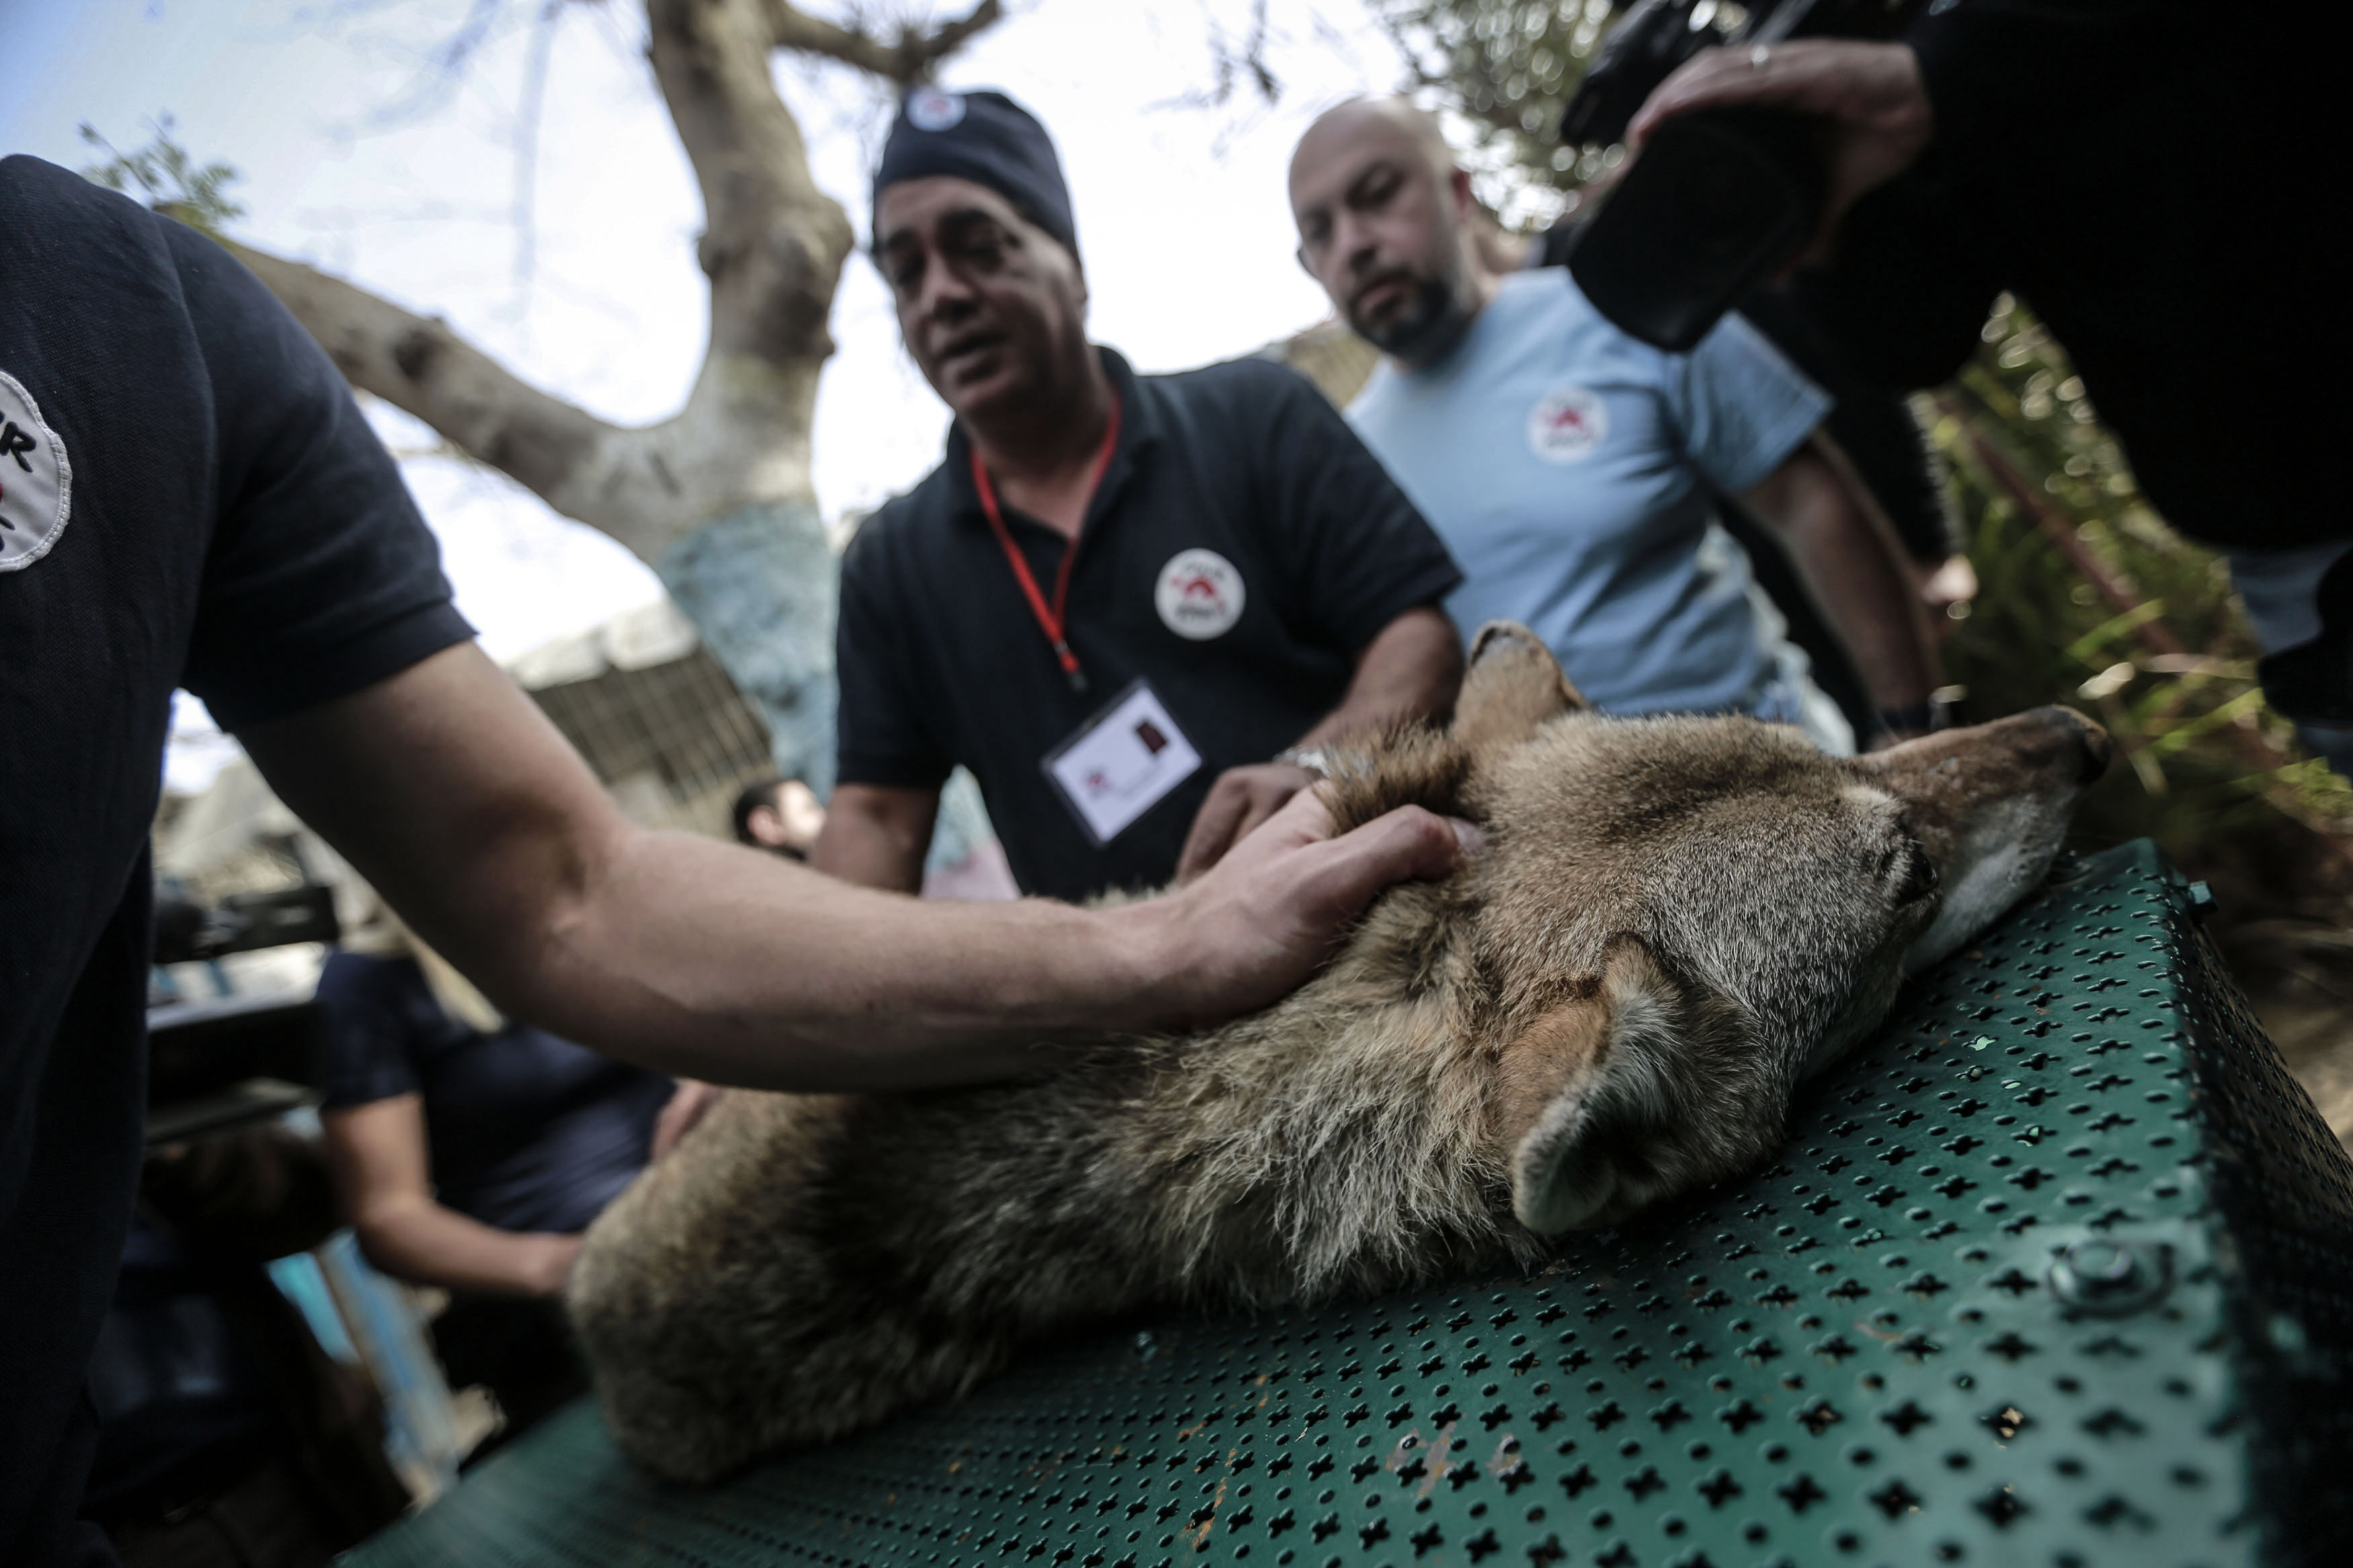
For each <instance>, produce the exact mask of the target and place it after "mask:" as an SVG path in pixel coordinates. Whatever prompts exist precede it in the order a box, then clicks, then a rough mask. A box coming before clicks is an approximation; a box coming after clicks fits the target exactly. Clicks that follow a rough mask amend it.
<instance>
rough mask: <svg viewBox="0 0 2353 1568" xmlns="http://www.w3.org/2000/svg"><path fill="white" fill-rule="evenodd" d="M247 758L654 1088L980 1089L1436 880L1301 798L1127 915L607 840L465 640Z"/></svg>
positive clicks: (1386, 825) (1293, 961)
mask: <svg viewBox="0 0 2353 1568" xmlns="http://www.w3.org/2000/svg"><path fill="white" fill-rule="evenodd" d="M243 739H244V740H245V742H246V746H247V749H248V752H250V753H251V754H252V756H253V758H254V760H255V762H256V763H258V764H259V766H260V768H261V771H262V773H264V775H265V776H266V777H267V778H268V779H269V782H270V784H271V785H272V786H273V787H274V788H275V789H276V790H277V791H278V793H279V795H280V797H281V798H283V799H284V800H285V802H286V804H287V805H289V806H290V807H292V808H293V809H294V810H295V811H296V812H297V813H298V814H300V815H301V816H302V817H303V818H304V819H305V820H307V821H308V822H309V823H310V824H311V826H313V827H315V828H317V829H318V830H319V831H320V832H321V833H322V835H324V836H325V837H326V838H327V839H328V841H329V842H330V843H332V844H333V845H334V846H335V847H336V848H337V849H338V850H340V851H341V852H342V853H343V855H344V856H345V857H346V858H349V859H350V860H351V861H352V863H353V865H354V866H355V867H356V868H358V869H359V871H360V873H361V874H362V875H363V876H364V877H366V878H367V879H369V880H370V881H371V882H373V883H374V884H375V886H376V887H377V888H378V889H381V890H382V891H383V892H384V893H385V896H386V897H387V898H388V899H389V900H391V902H392V904H393V905H394V907H395V908H396V909H398V910H400V911H401V913H402V915H403V916H404V918H406V920H408V921H409V923H410V924H412V925H413V926H414V927H415V928H416V929H417V931H418V932H419V934H421V935H422V936H423V937H424V938H425V940H426V941H427V942H430V943H431V944H432V945H433V946H435V947H436V948H438V949H439V950H440V951H441V952H443V953H444V954H446V955H448V957H449V959H450V960H451V961H452V962H453V963H457V964H458V965H459V967H460V968H462V969H463V970H465V971H466V973H468V975H469V976H470V978H472V979H473V980H475V982H476V983H477V984H480V985H481V987H482V988H483V990H484V991H485V992H486V993H488V994H490V996H491V998H492V999H493V1000H495V1001H497V1002H498V1003H499V1004H500V1005H501V1007H502V1008H504V1009H505V1010H506V1011H507V1012H508V1013H509V1014H510V1015H512V1016H515V1017H518V1018H525V1019H529V1020H531V1021H533V1022H534V1023H537V1024H540V1025H543V1026H545V1027H547V1028H549V1029H551V1030H553V1031H554V1032H556V1033H558V1034H561V1035H564V1036H565V1037H569V1038H572V1039H575V1040H578V1041H581V1042H582V1043H583V1044H586V1045H589V1046H592V1047H596V1048H598V1049H600V1050H605V1051H607V1052H610V1053H611V1054H613V1055H615V1056H617V1057H621V1058H626V1059H628V1060H631V1061H635V1062H639V1063H642V1064H643V1065H645V1066H647V1067H650V1068H655V1069H657V1070H659V1071H664V1072H669V1073H671V1074H674V1075H680V1076H691V1077H695V1078H701V1079H711V1080H712V1081H716V1082H722V1083H736V1084H746V1085H753V1086H757V1087H765V1088H776V1089H805V1090H825V1089H892V1088H913V1087H918V1086H923V1085H933V1084H947V1083H963V1082H973V1081H978V1080H982V1079H990V1078H996V1077H1002V1076H1006V1075H1008V1074H1013V1073H1018V1072H1022V1071H1025V1070H1031V1069H1034V1068H1039V1067H1040V1066H1043V1065H1047V1064H1049V1063H1050V1062H1051V1061H1052V1060H1053V1059H1054V1056H1053V1051H1052V1046H1053V1043H1054V1042H1056V1041H1058V1040H1063V1039H1069V1038H1071V1037H1078V1036H1082V1035H1086V1034H1094V1033H1100V1032H1103V1031H1106V1030H1149V1029H1160V1028H1178V1027H1187V1026H1195V1025H1198V1024H1201V1023H1206V1022H1209V1021H1212V1020H1216V1019H1219V1018H1223V1017H1227V1016H1232V1015H1234V1014H1237V1013H1241V1012H1246V1011H1248V1010H1250V1009H1251V1008H1254V1007H1260V1006H1263V1005H1266V1004H1268V1003H1270V1002H1272V1001H1274V1000H1275V999H1276V998H1277V997H1279V996H1281V995H1282V994H1284V993H1285V992H1287V991H1289V990H1290V989H1292V988H1293V986H1295V985H1297V984H1299V983H1300V982H1301V981H1303V980H1304V979H1305V978H1306V977H1307V976H1308V975H1309V974H1310V973H1312V972H1313V971H1314V969H1315V968H1316V967H1317V966H1318V965H1319V964H1320V963H1322V962H1323V961H1324V957H1325V956H1326V955H1327V954H1328V952H1330V949H1331V944H1332V942H1334V940H1335V938H1336V937H1337V935H1338V934H1339V932H1340V931H1342V930H1343V929H1344V928H1345V926H1346V924H1347V923H1348V922H1349V921H1352V920H1353V919H1354V918H1355V917H1356V914H1357V913H1359V912H1360V911H1361V910H1362V909H1363V908H1364V906H1365V904H1366V902H1367V901H1368V900H1370V899H1371V898H1372V896H1373V894H1374V893H1376V892H1377V891H1378V890H1379V889H1382V888H1383V887H1386V886H1387V885H1388V884H1389V883H1391V882H1394V881H1398V880H1399V879H1404V878H1408V877H1417V876H1419V877H1440V876H1444V875H1446V874H1447V873H1448V872H1450V871H1451V870H1452V869H1453V868H1454V867H1455V866H1456V864H1457V863H1458V861H1459V858H1460V855H1461V847H1460V842H1459V840H1458V837H1457V834H1458V833H1468V832H1469V831H1470V830H1469V829H1468V827H1467V826H1463V827H1455V826H1450V824H1449V823H1447V822H1446V821H1445V820H1444V819H1443V818H1440V817H1437V816H1432V815H1430V813H1428V812H1424V811H1420V810H1418V809H1416V808H1411V807H1408V808H1403V809H1401V810H1398V811H1396V812H1392V813H1390V814H1389V815H1388V816H1384V817H1382V818H1380V819H1379V820H1378V821H1376V822H1373V823H1369V824H1366V826H1364V827H1361V828H1359V829H1357V830H1356V831H1355V832H1353V833H1350V834H1347V835H1345V836H1342V837H1333V836H1332V824H1331V821H1330V817H1329V816H1328V814H1327V813H1326V812H1325V811H1324V807H1323V805H1322V802H1321V800H1320V798H1319V797H1318V796H1317V795H1314V794H1313V793H1310V794H1308V795H1303V797H1301V798H1300V799H1298V800H1295V801H1294V802H1293V803H1292V805H1290V806H1289V807H1287V808H1285V810H1284V811H1283V812H1282V813H1281V814H1279V816H1278V817H1277V819H1276V820H1275V821H1274V822H1272V823H1270V824H1269V825H1268V826H1267V827H1266V828H1265V829H1264V830H1262V831H1261V832H1260V833H1259V834H1257V835H1255V836H1253V837H1251V838H1250V840H1248V841H1247V842H1246V843H1245V844H1244V845H1242V846H1240V847H1238V848H1237V849H1236V851H1235V852H1234V853H1233V854H1231V855H1229V856H1228V857H1227V859H1226V862H1225V863H1224V864H1222V865H1220V866H1219V868H1218V869H1217V870H1216V871H1215V872H1213V873H1211V874H1210V875H1208V876H1206V877H1204V878H1202V879H1200V880H1199V881H1198V882H1197V883H1195V884H1194V885H1193V886H1191V887H1189V888H1187V889H1185V890H1184V891H1182V892H1181V893H1177V894H1175V895H1172V896H1171V897H1168V898H1166V899H1159V900H1151V901H1148V902H1145V903H1141V904H1136V905H1133V906H1130V907H1128V908H1124V909H1119V910H1078V909H1073V908H1071V907H1069V906H1067V905H1062V904H1056V903H1050V902H1046V901H1044V900H1025V901H1023V902H1021V903H1018V904H1011V905H996V906H981V905H967V904H955V903H948V902H944V901H942V902H934V901H925V900H912V899H907V898H903V897H901V896H897V895H894V894H887V893H880V892H874V891H871V890H869V889H862V888H853V887H849V886H846V885H844V884H842V883H840V882H837V881H835V880H833V879H830V878H828V877H824V876H821V875H819V874H818V873H817V872H814V871H811V870H809V869H807V868H805V867H800V866H796V865H793V864H790V863H788V862H786V861H781V860H779V859H777V858H776V857H773V856H767V855H762V854H759V853H757V852H755V851H753V850H748V849H744V848H740V847H736V846H733V845H728V844H721V843H718V842H716V841H715V840H711V839H704V838H698V837H692V836H689V835H683V834H668V833H652V832H648V831H646V830H644V829H641V828H638V827H636V826H633V825H631V824H630V823H628V821H627V820H625V819H624V818H623V817H622V816H620V814H619V813H618V812H617V810H616V809H615V808H614V806H613V805H612V803H611V802H610V801H609V800H608V799H607V797H606V795H605V793H604V791H603V790H602V789H601V788H600V787H599V786H598V785H597V783H596V779H595V778H594V777H593V776H592V775H591V774H590V773H589V772H588V770H587V768H586V765H585V764H584V763H582V762H581V761H580V759H579V757H578V756H577V755H576V754H575V752H573V751H572V749H571V748H570V747H569V746H568V745H566V744H565V741H564V739H563V737H562V736H561V735H559V734H558V733H557V732H556V731H555V729H554V726H553V725H551V724H550V723H549V722H548V721H547V720H546V719H545V717H544V716H543V715H542V714H541V713H540V711H539V710H538V709H537V708H536V707H534V706H533V704H532V702H531V701H530V700H529V699H527V698H526V697H524V696H523V695H522V692H521V691H519V690H517V689H516V688H515V687H514V686H513V684H512V682H510V681H509V680H508V679H507V678H506V677H505V676H504V675H503V674H501V672H500V671H499V669H498V668H497V667H496V666H494V665H492V664H491V661H490V660H489V659H488V658H486V657H485V656H484V655H483V654H482V653H481V651H480V649H479V648H477V647H474V646H473V645H472V644H470V643H469V644H461V645H459V646H458V647H452V648H448V649H446V650H444V651H443V652H441V653H438V654H436V655H434V656H433V657H431V658H427V659H425V660H423V661H421V662H419V663H417V664H416V665H413V666H411V667H410V668H407V669H406V670H404V671H402V672H401V673H400V674H398V675H396V676H394V677H393V678H392V679H388V680H385V681H382V682H380V683H378V684H377V685H375V686H372V687H369V688H367V689H364V690H362V691H359V692H357V693H354V694H353V695H352V696H349V697H346V698H343V699H342V700H338V701H335V702H331V703H327V704H324V705H322V706H321V707H318V708H315V709H312V710H309V711H307V712H304V713H301V714H298V715H295V716H294V717H292V718H289V719H283V720H279V721H274V722H271V723H268V724H260V725H256V726H253V727H252V728H251V729H250V730H248V731H247V732H246V733H245V735H244V737H243Z"/></svg>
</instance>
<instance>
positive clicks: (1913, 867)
mask: <svg viewBox="0 0 2353 1568" xmlns="http://www.w3.org/2000/svg"><path fill="white" fill-rule="evenodd" d="M1894 868H1895V871H1896V875H1897V877H1898V878H1899V880H1898V881H1897V882H1896V886H1895V901H1896V902H1897V903H1898V904H1909V903H1913V902H1915V901H1916V900H1921V899H1925V898H1926V897H1927V896H1928V895H1929V894H1931V893H1933V892H1935V891H1936V889H1937V888H1938V887H1939V886H1940V885H1941V884H1942V883H1943V881H1944V878H1943V876H1942V874H1941V873H1939V872H1938V871H1937V869H1936V861H1935V860H1933V859H1931V858H1929V855H1928V851H1927V850H1926V849H1925V848H1923V847H1921V844H1920V841H1919V840H1918V839H1917V838H1915V837H1911V836H1910V835H1909V834H1906V835H1905V838H1904V843H1903V846H1902V847H1900V848H1898V849H1897V850H1896V852H1895V860H1894Z"/></svg>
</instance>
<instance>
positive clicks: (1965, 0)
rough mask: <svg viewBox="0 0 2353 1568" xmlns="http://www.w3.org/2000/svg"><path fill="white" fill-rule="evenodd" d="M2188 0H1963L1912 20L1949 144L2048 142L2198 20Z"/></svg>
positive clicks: (1939, 137)
mask: <svg viewBox="0 0 2353 1568" xmlns="http://www.w3.org/2000/svg"><path fill="white" fill-rule="evenodd" d="M2202 20H2203V18H2202V17H2199V16H2192V15H2190V14H2189V8H2188V7H2187V6H2184V5H2179V4H2178V0H1958V3H1957V4H1955V5H1946V6H1942V7H1936V6H1930V7H1928V8H1927V9H1926V12H1924V13H1923V14H1922V15H1920V16H1918V17H1916V18H1915V20H1914V21H1913V22H1912V23H1911V25H1910V26H1907V27H1905V30H1904V34H1903V37H1904V41H1905V43H1907V44H1909V45H1911V46H1912V52H1913V54H1914V55H1915V56H1916V57H1917V58H1918V59H1919V61H1920V79H1921V83H1922V85H1923V86H1925V87H1926V89H1927V92H1928V103H1929V107H1930V108H1931V110H1934V112H1935V115H1936V142H1937V144H1938V145H1939V146H1940V147H1944V148H1947V149H1956V150H1961V153H1962V155H1964V156H1970V155H1983V154H1985V153H1990V152H1993V151H1996V150H2001V149H2011V150H2014V149H2016V148H2019V147H2023V146H2028V145H2031V146H2033V147H2035V148H2036V149H2038V150H2041V149H2044V148H2047V147H2048V145H2049V141H2050V137H2051V132H2052V126H2053V124H2054V123H2064V122H2066V121H2071V120H2083V119H2087V118H2089V117H2091V116H2093V115H2095V114H2098V113H2100V112H2102V111H2103V110H2106V109H2108V108H2110V107H2111V106H2112V105H2113V104H2114V103H2115V101H2116V99H2117V98H2119V97H2120V96H2122V95H2123V94H2125V93H2126V92H2128V91H2131V90H2133V89H2134V88H2135V87H2136V86H2137V84H2138V83H2139V82H2141V81H2142V80H2144V79H2145V74H2144V71H2143V69H2142V61H2143V58H2144V57H2145V56H2146V55H2147V53H2148V52H2149V51H2151V50H2152V49H2154V48H2156V47H2158V46H2160V45H2161V44H2162V43H2163V41H2164V40H2165V39H2166V38H2167V37H2168V36H2170V35H2173V34H2175V33H2176V32H2178V31H2179V30H2180V29H2184V28H2188V27H2192V26H2198V25H2199V24H2200V22H2201V21H2202Z"/></svg>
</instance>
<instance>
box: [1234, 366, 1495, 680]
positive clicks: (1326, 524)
mask: <svg viewBox="0 0 2353 1568" xmlns="http://www.w3.org/2000/svg"><path fill="white" fill-rule="evenodd" d="M1235 369H1236V370H1237V371H1238V372H1240V373H1242V374H1247V375H1248V376H1249V377H1250V396H1249V397H1247V398H1245V399H1241V400H1240V402H1241V403H1242V404H1243V405H1244V406H1245V407H1246V408H1247V411H1248V414H1249V416H1250V417H1249V423H1248V426H1247V427H1246V428H1245V430H1244V431H1243V432H1240V434H1241V435H1242V436H1243V437H1245V438H1247V439H1249V440H1250V442H1251V443H1252V444H1253V447H1254V451H1255V457H1256V466H1257V468H1258V479H1259V483H1260V485H1261V487H1262V489H1261V493H1262V494H1265V495H1268V496H1270V497H1271V500H1272V501H1273V505H1274V510H1273V516H1272V519H1271V521H1272V524H1273V527H1274V529H1275V537H1274V543H1275V548H1276V550H1277V551H1278V552H1280V553H1281V555H1282V558H1283V559H1284V560H1285V561H1286V562H1287V563H1289V566H1290V572H1291V581H1292V587H1293V602H1292V605H1286V606H1285V608H1284V614H1285V615H1286V616H1291V617H1294V618H1296V619H1298V620H1300V621H1303V623H1304V629H1306V630H1307V631H1309V632H1310V633H1312V634H1314V636H1316V637H1317V638H1318V640H1321V641H1324V642H1325V643H1327V644H1329V645H1330V646H1333V647H1342V648H1345V649H1347V650H1348V651H1349V652H1350V653H1355V652H1356V651H1357V650H1359V649H1361V648H1362V647H1364V646H1365V645H1366V643H1369V642H1371V641H1372V640H1373V638H1374V637H1377V636H1378V635H1379V633H1380V630H1381V628H1382V627H1384V626H1388V624H1389V623H1390V622H1391V621H1393V620H1395V619H1397V618H1398V616H1401V615H1403V614H1405V613H1406V612H1407V611H1408V610H1410V609H1414V608H1416V607H1418V606H1419V605H1434V604H1436V603H1437V602H1438V601H1439V600H1440V599H1442V598H1444V597H1445V596H1446V595H1448V594H1450V593H1452V592H1453V591H1454V588H1455V586H1456V585H1457V584H1460V583H1461V581H1462V572H1461V568H1460V567H1458V566H1456V565H1455V563H1454V558H1453V556H1451V555H1450V554H1448V553H1447V550H1446V546H1445V544H1444V543H1442V542H1440V540H1439V537H1438V535H1437V533H1436V532H1435V531H1433V530H1432V529H1431V528H1430V524H1429V523H1428V522H1427V521H1424V519H1423V518H1422V515H1421V513H1420V511H1419V510H1417V509H1416V508H1415V506H1414V504H1413V502H1411V501H1409V500H1407V499H1406V495H1405V491H1403V490H1402V489H1398V483H1397V481H1396V480H1395V479H1391V478H1389V474H1388V469H1386V468H1382V467H1381V465H1380V459H1379V458H1376V457H1374V456H1373V454H1372V453H1371V451H1370V450H1368V449H1367V448H1366V446H1365V443H1364V442H1363V441H1362V440H1361V439H1359V438H1358V437H1357V435H1356V432H1355V431H1354V430H1352V429H1350V428H1349V427H1348V422H1347V421H1346V420H1345V419H1344V418H1342V417H1341V416H1340V411H1339V410H1338V409H1336V408H1335V407H1333V406H1332V405H1331V403H1330V402H1329V401H1328V400H1327V399H1326V398H1325V397H1324V395H1323V394H1322V393H1320V392H1318V391H1316V390H1315V387H1314V384H1313V383H1311V382H1309V381H1308V380H1307V379H1306V378H1305V377H1304V376H1302V375H1300V374H1298V373H1297V372H1296V371H1293V370H1291V369H1290V368H1288V367H1287V366H1284V365H1280V364H1276V363H1272V362H1271V361H1266V360H1258V361H1243V362H1240V363H1239V364H1238V365H1237V366H1236V367H1235Z"/></svg>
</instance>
